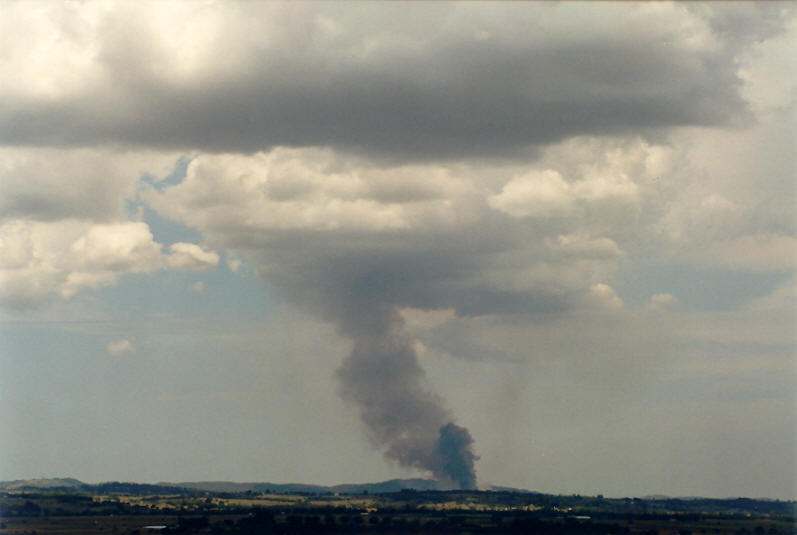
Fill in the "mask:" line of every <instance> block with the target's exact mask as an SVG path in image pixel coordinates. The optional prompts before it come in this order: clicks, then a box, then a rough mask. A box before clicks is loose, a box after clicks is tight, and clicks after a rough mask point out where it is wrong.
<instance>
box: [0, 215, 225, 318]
mask: <svg viewBox="0 0 797 535" xmlns="http://www.w3.org/2000/svg"><path fill="white" fill-rule="evenodd" d="M170 249H171V251H170V253H168V254H164V253H163V251H162V245H161V244H159V243H157V242H156V241H154V239H153V236H152V233H151V232H150V229H149V227H148V226H147V225H146V223H143V222H133V221H126V222H120V223H108V224H94V223H91V222H88V221H83V220H74V219H70V220H62V221H58V222H55V223H49V222H41V221H30V220H22V219H14V220H8V221H5V222H3V223H2V224H0V301H2V302H3V303H4V304H9V305H12V306H16V307H27V306H32V305H36V304H39V303H42V302H44V301H46V300H49V299H52V298H54V297H61V298H63V299H69V298H71V297H73V296H75V295H76V294H78V293H79V292H81V291H83V290H85V289H96V288H100V287H102V286H108V285H111V284H114V283H115V282H116V281H117V280H118V278H119V277H120V276H122V275H124V274H127V273H149V272H152V271H155V270H158V269H162V268H164V267H170V268H173V269H207V268H211V267H214V266H215V265H216V263H217V262H218V256H217V255H216V254H215V253H210V252H205V251H203V250H202V249H200V248H199V247H198V246H196V245H193V244H187V243H177V244H173V245H172V246H171V248H170Z"/></svg>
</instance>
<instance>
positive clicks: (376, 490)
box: [158, 479, 438, 494]
mask: <svg viewBox="0 0 797 535" xmlns="http://www.w3.org/2000/svg"><path fill="white" fill-rule="evenodd" d="M158 485H164V486H165V485H168V486H172V487H183V488H187V489H195V490H206V491H210V492H246V491H252V492H265V491H271V492H282V493H289V492H307V493H326V492H331V493H337V494H362V493H364V492H367V493H369V494H380V493H386V492H399V491H401V490H403V489H414V490H437V489H438V487H437V483H436V482H435V481H433V480H431V479H391V480H389V481H382V482H380V483H353V484H344V485H331V486H324V485H307V484H302V483H233V482H230V481H191V482H181V483H165V482H161V483H158Z"/></svg>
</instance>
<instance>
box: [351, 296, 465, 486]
mask: <svg viewBox="0 0 797 535" xmlns="http://www.w3.org/2000/svg"><path fill="white" fill-rule="evenodd" d="M360 305H361V306H358V307H356V310H350V311H349V313H347V314H345V320H344V322H343V323H342V325H341V328H342V331H343V333H344V334H345V335H347V336H349V337H351V338H352V339H353V340H354V349H353V350H352V352H351V355H349V356H348V357H347V358H346V359H345V360H344V361H343V364H342V366H341V368H340V369H339V370H338V373H337V375H338V379H339V380H340V384H341V394H342V395H343V397H344V398H345V399H347V400H349V401H352V402H354V403H356V404H357V406H358V407H359V409H360V414H361V417H362V419H363V422H364V423H365V425H366V426H367V428H368V432H369V435H370V438H371V439H372V440H373V441H374V442H375V443H377V444H378V445H380V446H382V447H384V448H385V456H386V457H388V458H390V459H393V460H395V461H398V462H399V463H400V464H402V465H403V466H407V467H412V468H418V469H421V470H425V471H429V472H431V473H432V475H433V476H434V477H435V479H437V480H438V481H439V482H440V483H441V484H442V485H443V486H445V487H455V488H475V487H476V473H475V470H474V467H473V463H474V461H475V460H476V459H477V457H476V456H475V455H474V453H473V451H472V448H471V445H472V443H473V439H472V438H471V436H470V433H469V432H468V430H467V429H465V428H464V427H460V426H458V425H456V424H454V423H453V416H452V415H451V413H450V411H448V410H447V409H445V408H444V406H443V403H442V400H441V399H440V397H439V396H437V395H436V394H434V393H432V392H430V391H429V390H428V389H427V388H426V385H425V381H424V376H425V373H424V371H423V369H422V368H421V366H420V363H419V362H418V356H417V354H416V352H415V349H414V347H413V343H412V340H410V339H408V338H407V337H406V336H404V335H403V334H402V333H401V327H402V325H403V320H402V319H401V317H400V316H399V314H398V312H397V311H396V309H395V307H392V306H389V305H383V304H373V303H368V304H363V303H360Z"/></svg>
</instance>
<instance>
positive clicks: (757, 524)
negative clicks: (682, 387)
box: [0, 483, 795, 535]
mask: <svg viewBox="0 0 797 535" xmlns="http://www.w3.org/2000/svg"><path fill="white" fill-rule="evenodd" d="M794 532H795V502H793V501H778V500H752V499H746V498H739V499H730V500H715V499H671V498H662V499H640V498H622V499H608V498H603V497H602V496H597V497H591V496H586V497H585V496H577V495H574V496H554V495H547V494H538V493H529V492H513V491H416V490H403V491H401V492H393V493H380V494H369V493H359V494H335V493H332V492H318V493H310V492H305V493H275V492H255V491H252V490H248V491H245V492H238V493H231V492H211V491H202V490H197V489H185V488H178V487H171V486H161V485H139V484H130V483H106V484H102V485H96V486H84V487H81V488H79V489H76V488H72V489H58V490H6V491H2V492H0V534H2V535H60V534H81V535H93V534H100V533H110V534H116V535H147V534H158V533H162V534H164V535H167V534H209V535H222V534H228V535H238V534H252V535H253V534H285V535H291V534H303V533H318V534H330V535H332V534H344V533H374V534H382V533H384V534H395V535H398V534H406V533H419V534H431V533H447V534H494V533H510V534H511V533H523V534H540V535H547V534H551V535H554V534H556V535H559V534H564V535H567V534H584V535H590V534H601V535H605V534H612V535H613V534H618V535H626V534H627V535H703V534H706V535H715V534H716V535H726V534H727V535H730V534H733V535H787V534H792V533H794Z"/></svg>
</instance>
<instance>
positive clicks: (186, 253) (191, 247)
mask: <svg viewBox="0 0 797 535" xmlns="http://www.w3.org/2000/svg"><path fill="white" fill-rule="evenodd" d="M218 263H219V255H218V254H217V253H215V252H213V251H205V250H203V249H202V248H201V247H200V246H199V245H196V244H195V243H182V242H180V243H173V244H171V245H170V246H169V255H168V256H167V257H166V265H167V266H169V267H170V268H172V269H179V270H206V269H211V268H215V267H216V265H218Z"/></svg>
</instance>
